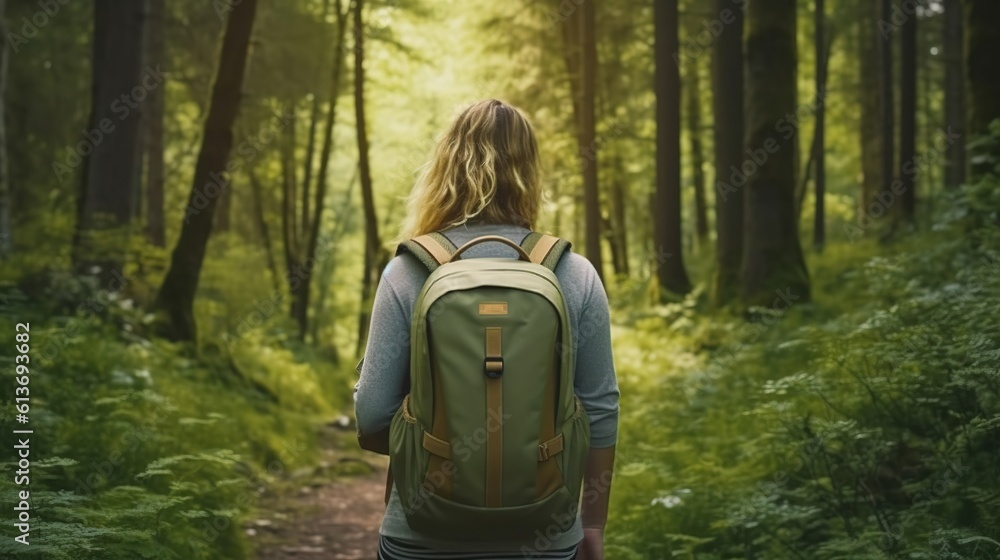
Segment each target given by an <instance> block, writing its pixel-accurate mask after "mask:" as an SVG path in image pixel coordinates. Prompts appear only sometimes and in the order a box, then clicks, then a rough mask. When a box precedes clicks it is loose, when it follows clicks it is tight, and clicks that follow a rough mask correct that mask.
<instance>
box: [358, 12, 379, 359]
mask: <svg viewBox="0 0 1000 560" xmlns="http://www.w3.org/2000/svg"><path fill="white" fill-rule="evenodd" d="M363 11H364V0H355V4H354V115H355V122H356V124H357V138H358V173H359V176H360V178H361V199H362V204H363V206H364V214H365V263H364V274H363V276H362V279H361V315H360V318H359V321H358V347H357V353H358V354H361V353H362V352H364V347H365V346H364V345H365V339H366V336H367V334H368V323H369V320H370V319H371V298H372V293H373V291H374V287H375V286H376V285H377V284H378V280H379V276H380V275H381V271H382V264H383V261H384V260H385V259H384V257H383V255H382V243H381V242H380V241H379V237H378V217H377V216H376V214H375V195H374V192H373V190H372V174H371V168H370V166H369V163H368V131H367V127H366V125H365V64H364V62H365V55H364V49H365V47H364V36H365V32H364V13H363Z"/></svg>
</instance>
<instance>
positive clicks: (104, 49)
mask: <svg viewBox="0 0 1000 560" xmlns="http://www.w3.org/2000/svg"><path fill="white" fill-rule="evenodd" d="M145 19H146V2H145V1H144V0H96V1H95V3H94V56H93V70H92V72H93V85H92V95H91V113H90V123H89V126H88V127H87V130H88V131H91V132H90V133H88V139H87V140H86V143H87V145H88V146H89V152H90V155H89V156H88V155H86V154H84V153H81V154H80V155H81V156H82V157H83V158H84V163H83V170H82V184H81V190H80V199H79V201H78V208H77V216H78V220H77V224H76V233H75V234H74V239H73V261H74V263H75V265H76V267H77V269H78V270H84V271H86V270H89V269H90V268H91V267H92V266H95V265H96V266H98V267H100V273H99V274H100V276H101V277H102V278H105V277H106V276H107V275H108V274H109V273H110V271H111V270H112V269H115V268H120V267H121V265H122V261H123V259H124V257H125V249H126V246H127V242H128V235H127V233H126V232H125V231H124V230H123V229H121V228H124V227H125V226H127V225H128V224H129V223H130V220H131V218H132V215H133V211H134V206H133V205H134V203H135V193H136V192H137V189H138V187H137V183H136V179H137V178H138V174H137V173H136V169H137V162H138V159H139V149H140V148H141V146H142V140H141V139H142V134H141V132H142V131H141V129H140V126H139V118H138V117H139V115H138V105H137V101H138V96H133V92H134V91H138V90H139V88H138V87H137V85H138V84H140V83H141V82H142V53H143V50H144V49H143V46H144V45H143V43H144V36H143V32H144V29H145ZM144 94H145V91H143V92H142V95H143V96H144ZM123 96H124V99H125V100H123ZM93 131H96V132H93Z"/></svg>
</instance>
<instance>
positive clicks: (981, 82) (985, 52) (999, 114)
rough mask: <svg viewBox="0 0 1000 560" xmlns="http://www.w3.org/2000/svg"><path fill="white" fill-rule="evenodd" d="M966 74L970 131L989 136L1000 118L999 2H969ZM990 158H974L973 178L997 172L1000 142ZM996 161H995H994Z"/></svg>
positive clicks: (985, 0) (994, 147)
mask: <svg viewBox="0 0 1000 560" xmlns="http://www.w3.org/2000/svg"><path fill="white" fill-rule="evenodd" d="M965 17H966V19H965V21H966V26H965V33H966V38H965V41H966V42H965V45H966V69H965V70H966V72H967V74H968V84H967V86H968V95H969V97H968V102H969V121H968V122H969V132H970V133H971V134H972V135H974V136H979V135H984V134H987V133H988V131H989V125H990V123H992V122H993V121H994V120H995V119H1000V72H997V69H996V57H997V53H998V52H1000V34H998V33H997V30H996V22H998V21H1000V2H997V1H996V0H965ZM989 149H990V150H991V152H992V153H989V154H986V155H989V156H990V157H984V158H974V159H973V165H972V169H971V172H972V179H978V178H979V177H981V176H982V175H984V174H986V173H991V172H993V171H994V170H993V165H994V161H996V160H1000V142H994V143H993V144H992V148H989ZM991 160H992V161H991Z"/></svg>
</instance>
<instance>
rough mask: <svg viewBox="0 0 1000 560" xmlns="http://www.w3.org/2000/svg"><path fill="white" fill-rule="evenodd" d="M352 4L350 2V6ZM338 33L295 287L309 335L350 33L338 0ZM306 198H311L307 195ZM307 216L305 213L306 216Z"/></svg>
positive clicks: (302, 329)
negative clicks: (300, 270) (301, 272)
mask: <svg viewBox="0 0 1000 560" xmlns="http://www.w3.org/2000/svg"><path fill="white" fill-rule="evenodd" d="M349 9H350V7H349V6H348V10H349ZM336 10H337V36H336V42H335V44H334V48H333V71H332V75H331V77H330V94H329V100H328V103H329V107H328V109H327V113H326V122H325V123H324V129H323V148H322V151H321V154H320V169H319V175H318V176H317V177H316V193H315V196H316V198H315V200H314V202H313V215H312V216H311V218H309V219H308V226H307V231H306V241H305V254H304V255H302V257H301V260H302V263H301V266H302V267H303V268H304V269H305V270H307V271H308V272H307V273H306V274H305V277H304V278H302V280H301V283H300V286H299V288H298V289H297V290H293V299H292V301H293V310H292V316H293V318H294V319H295V322H296V324H297V325H298V327H299V337H300V338H303V339H304V338H305V336H306V333H307V332H308V327H309V299H310V294H311V290H310V287H311V286H312V277H313V273H314V271H315V262H314V261H315V259H316V249H317V248H318V247H319V233H320V229H321V227H322V225H323V209H324V208H326V204H325V201H326V191H327V184H328V179H327V174H328V173H329V164H330V157H331V155H332V153H333V125H334V123H335V122H336V119H337V100H338V99H339V97H340V84H341V79H342V74H343V67H344V39H345V37H346V36H347V16H348V15H349V14H348V13H347V12H345V11H343V10H342V9H341V2H340V0H337V3H336ZM303 202H307V199H305V198H303ZM306 219H307V217H306V215H305V214H303V220H306Z"/></svg>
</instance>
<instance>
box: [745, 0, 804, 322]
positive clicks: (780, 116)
mask: <svg viewBox="0 0 1000 560" xmlns="http://www.w3.org/2000/svg"><path fill="white" fill-rule="evenodd" d="M795 4H796V2H795V0H754V1H753V2H752V3H750V4H749V6H748V8H747V14H746V17H747V42H746V80H747V83H746V92H747V106H746V108H747V118H746V122H747V127H748V129H747V134H746V141H747V144H746V148H747V150H748V153H754V154H764V155H763V156H758V158H757V159H763V163H760V164H759V165H758V168H757V170H756V173H753V172H751V173H747V175H748V177H747V183H746V190H747V191H746V197H747V198H746V214H745V223H744V228H745V235H744V246H743V248H744V257H743V298H744V301H745V302H746V303H747V304H749V305H762V306H770V305H772V304H774V303H775V302H776V301H780V298H785V299H786V304H785V305H787V304H788V300H791V301H800V302H801V301H805V300H807V299H809V276H808V273H807V272H806V267H805V260H804V259H803V256H802V248H801V246H800V245H799V228H798V222H797V220H796V218H795V213H796V212H795V175H796V169H795V166H796V162H795V146H796V145H797V131H796V128H795V126H794V124H793V123H790V122H788V120H787V117H786V115H789V114H794V113H795V107H796V63H797V60H796V58H797V56H796V43H795V37H796V14H795V9H796V6H795ZM755 161H756V160H755ZM792 298H794V299H792Z"/></svg>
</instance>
